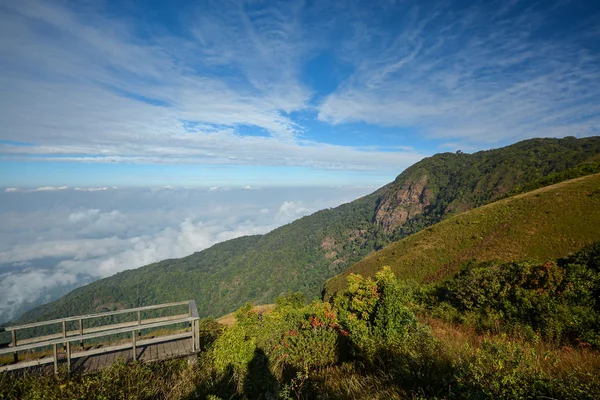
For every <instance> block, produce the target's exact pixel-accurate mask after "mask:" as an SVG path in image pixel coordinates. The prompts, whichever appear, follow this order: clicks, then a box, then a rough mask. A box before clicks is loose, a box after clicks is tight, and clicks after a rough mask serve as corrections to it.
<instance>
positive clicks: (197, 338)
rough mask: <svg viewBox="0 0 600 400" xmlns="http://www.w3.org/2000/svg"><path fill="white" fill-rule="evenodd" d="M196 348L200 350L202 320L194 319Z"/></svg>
mask: <svg viewBox="0 0 600 400" xmlns="http://www.w3.org/2000/svg"><path fill="white" fill-rule="evenodd" d="M194 334H195V338H194V350H195V351H200V321H199V320H197V319H196V320H194Z"/></svg>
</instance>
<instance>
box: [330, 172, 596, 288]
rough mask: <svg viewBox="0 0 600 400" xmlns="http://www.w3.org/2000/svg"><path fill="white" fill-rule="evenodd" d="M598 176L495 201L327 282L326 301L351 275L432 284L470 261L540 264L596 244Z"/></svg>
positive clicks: (377, 254)
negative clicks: (388, 271) (383, 271)
mask: <svg viewBox="0 0 600 400" xmlns="http://www.w3.org/2000/svg"><path fill="white" fill-rule="evenodd" d="M599 226H600V174H595V175H590V176H586V177H582V178H577V179H573V180H570V181H566V182H562V183H559V184H556V185H552V186H548V187H545V188H541V189H538V190H535V191H533V192H528V193H525V194H521V195H517V196H514V197H511V198H507V199H504V200H500V201H497V202H495V203H491V204H488V205H485V206H483V207H479V208H477V209H473V210H471V211H467V212H465V213H462V214H459V215H457V216H454V217H451V218H449V219H446V220H444V221H442V222H440V223H438V224H435V225H433V226H431V227H429V228H426V229H424V230H422V231H420V232H418V233H416V234H414V235H411V236H409V237H407V238H405V239H403V240H400V241H399V242H395V243H392V244H390V245H388V246H386V247H385V248H384V249H382V250H380V251H378V252H375V253H373V254H371V255H370V256H368V257H366V258H365V259H363V260H362V261H360V262H358V263H357V264H355V265H353V266H352V267H350V268H348V269H347V270H346V271H344V272H343V273H341V274H340V275H337V276H336V277H334V278H332V279H330V280H328V281H327V282H326V284H325V290H326V297H328V296H330V295H331V294H333V293H335V292H337V291H339V290H341V289H344V288H345V287H346V285H347V277H348V275H349V274H351V273H355V274H360V275H363V276H365V277H367V276H373V275H374V274H375V273H376V272H377V271H378V270H379V269H380V268H381V267H382V266H384V265H389V266H390V267H391V268H392V271H393V272H394V273H395V274H396V275H397V276H398V277H399V278H403V279H414V280H417V281H420V282H423V281H425V282H428V281H436V280H440V279H443V278H445V277H447V276H448V275H451V274H453V273H455V272H456V271H457V270H458V269H459V267H460V265H461V264H463V263H465V262H468V261H471V260H475V261H503V262H506V261H516V260H523V259H527V260H531V261H539V262H543V261H546V260H550V259H554V258H558V257H562V256H565V255H567V254H569V253H570V252H573V251H577V250H579V249H580V248H582V247H584V246H586V245H588V244H590V243H592V242H594V241H597V240H598V239H600V229H598V227H599Z"/></svg>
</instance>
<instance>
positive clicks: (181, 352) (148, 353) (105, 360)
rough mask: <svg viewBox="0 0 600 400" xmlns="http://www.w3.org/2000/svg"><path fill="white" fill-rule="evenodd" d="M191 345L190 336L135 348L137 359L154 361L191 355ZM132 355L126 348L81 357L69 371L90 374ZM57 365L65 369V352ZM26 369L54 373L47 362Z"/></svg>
mask: <svg viewBox="0 0 600 400" xmlns="http://www.w3.org/2000/svg"><path fill="white" fill-rule="evenodd" d="M192 346H193V343H192V339H191V338H184V339H177V340H171V341H168V342H161V343H154V344H149V345H146V346H140V347H138V348H137V349H136V353H137V361H139V362H156V361H165V360H171V359H175V358H185V357H193V356H194V355H195V354H196V352H194V350H193V348H192ZM94 348H98V349H101V348H102V346H96V347H94ZM132 355H133V352H132V349H128V350H116V351H110V352H107V353H102V354H95V355H92V356H87V357H81V358H78V359H76V360H75V361H73V363H72V365H71V373H74V374H92V373H95V372H99V371H101V370H103V369H104V368H108V367H110V366H111V365H113V364H114V363H116V362H118V361H122V362H126V363H127V362H131V361H133V357H132ZM43 358H45V357H41V358H40V360H43ZM58 367H59V369H65V368H66V367H67V359H66V356H65V354H59V357H58ZM28 371H29V372H36V373H42V374H48V375H50V374H54V365H53V363H47V364H44V365H40V366H36V367H30V368H29V369H28Z"/></svg>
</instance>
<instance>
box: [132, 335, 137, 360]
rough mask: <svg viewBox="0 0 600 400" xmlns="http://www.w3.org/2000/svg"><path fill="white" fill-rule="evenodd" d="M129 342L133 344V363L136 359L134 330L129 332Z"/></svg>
mask: <svg viewBox="0 0 600 400" xmlns="http://www.w3.org/2000/svg"><path fill="white" fill-rule="evenodd" d="M131 341H132V344H133V361H135V360H136V359H137V350H136V348H135V329H134V330H133V331H131Z"/></svg>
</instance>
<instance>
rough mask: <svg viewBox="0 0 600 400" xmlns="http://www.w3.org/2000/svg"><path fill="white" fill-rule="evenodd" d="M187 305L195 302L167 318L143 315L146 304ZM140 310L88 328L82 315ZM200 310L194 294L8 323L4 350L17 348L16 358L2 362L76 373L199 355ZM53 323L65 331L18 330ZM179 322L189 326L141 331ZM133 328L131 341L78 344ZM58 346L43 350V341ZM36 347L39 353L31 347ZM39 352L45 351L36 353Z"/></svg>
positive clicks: (1, 367) (5, 368)
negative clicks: (27, 334) (72, 324)
mask: <svg viewBox="0 0 600 400" xmlns="http://www.w3.org/2000/svg"><path fill="white" fill-rule="evenodd" d="M181 305H185V306H188V308H189V316H188V314H184V315H174V316H170V317H162V318H147V319H142V318H141V314H140V313H141V312H142V311H146V310H155V309H159V308H169V307H177V306H181ZM124 313H137V321H133V322H124V323H118V324H110V325H106V326H101V327H94V328H86V329H84V327H83V324H82V322H81V320H82V319H86V318H87V319H90V318H99V317H101V316H105V315H114V314H124ZM73 319H75V320H79V330H77V331H69V330H67V328H66V322H65V321H69V320H73ZM198 320H199V318H198V311H197V309H196V304H195V302H194V301H193V300H191V301H186V302H178V303H168V304H161V305H155V306H146V307H138V308H135V309H128V310H119V311H113V312H108V313H101V314H93V315H86V316H78V317H68V318H63V319H60V320H52V321H45V322H39V323H34V324H28V325H21V326H13V327H7V328H5V329H6V330H9V331H12V338H13V342H12V343H11V346H9V347H8V348H4V349H0V355H2V354H10V353H13V354H14V355H15V362H13V363H11V364H7V365H6V364H5V365H0V372H2V371H15V370H19V369H23V368H29V369H35V370H38V371H41V372H48V373H50V372H52V373H57V372H58V371H59V369H62V368H64V369H66V370H70V371H71V372H74V373H77V372H78V373H93V372H97V371H100V370H102V369H103V368H106V367H108V366H110V365H112V364H114V363H115V362H117V361H118V360H122V361H125V362H128V361H132V360H137V361H140V362H153V361H161V360H168V359H172V358H181V357H189V358H190V359H191V358H192V357H195V356H196V355H197V353H198V352H199V351H200V344H199V332H198V328H199V324H198ZM45 324H46V325H47V324H59V325H62V332H61V333H59V334H53V335H46V336H38V337H37V338H32V339H23V340H21V341H17V335H16V332H17V331H18V330H23V329H29V328H32V327H37V326H41V325H45ZM173 324H180V325H181V324H185V325H188V324H189V327H188V328H186V329H183V330H180V331H175V332H173V331H171V333H168V334H163V335H156V336H150V337H147V336H146V337H144V338H142V337H139V338H138V335H141V333H142V331H148V330H149V329H157V328H163V327H165V326H168V325H173ZM126 333H129V334H131V341H121V342H119V343H112V344H104V345H102V344H95V345H91V344H90V345H91V346H92V347H87V348H85V349H83V348H81V349H80V350H79V351H77V350H76V347H78V346H73V345H72V344H79V343H80V344H81V345H83V342H84V341H88V340H90V339H92V340H93V339H97V338H100V337H103V336H110V335H115V334H126ZM48 346H52V347H53V351H52V353H51V354H48V353H43V352H39V351H38V352H37V353H35V351H36V349H39V348H41V347H46V348H47V347H48ZM15 350H16V351H17V352H21V355H22V356H24V357H23V358H25V359H21V360H18V357H17V352H15ZM31 352H33V353H31ZM36 354H37V355H39V356H37V357H36Z"/></svg>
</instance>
